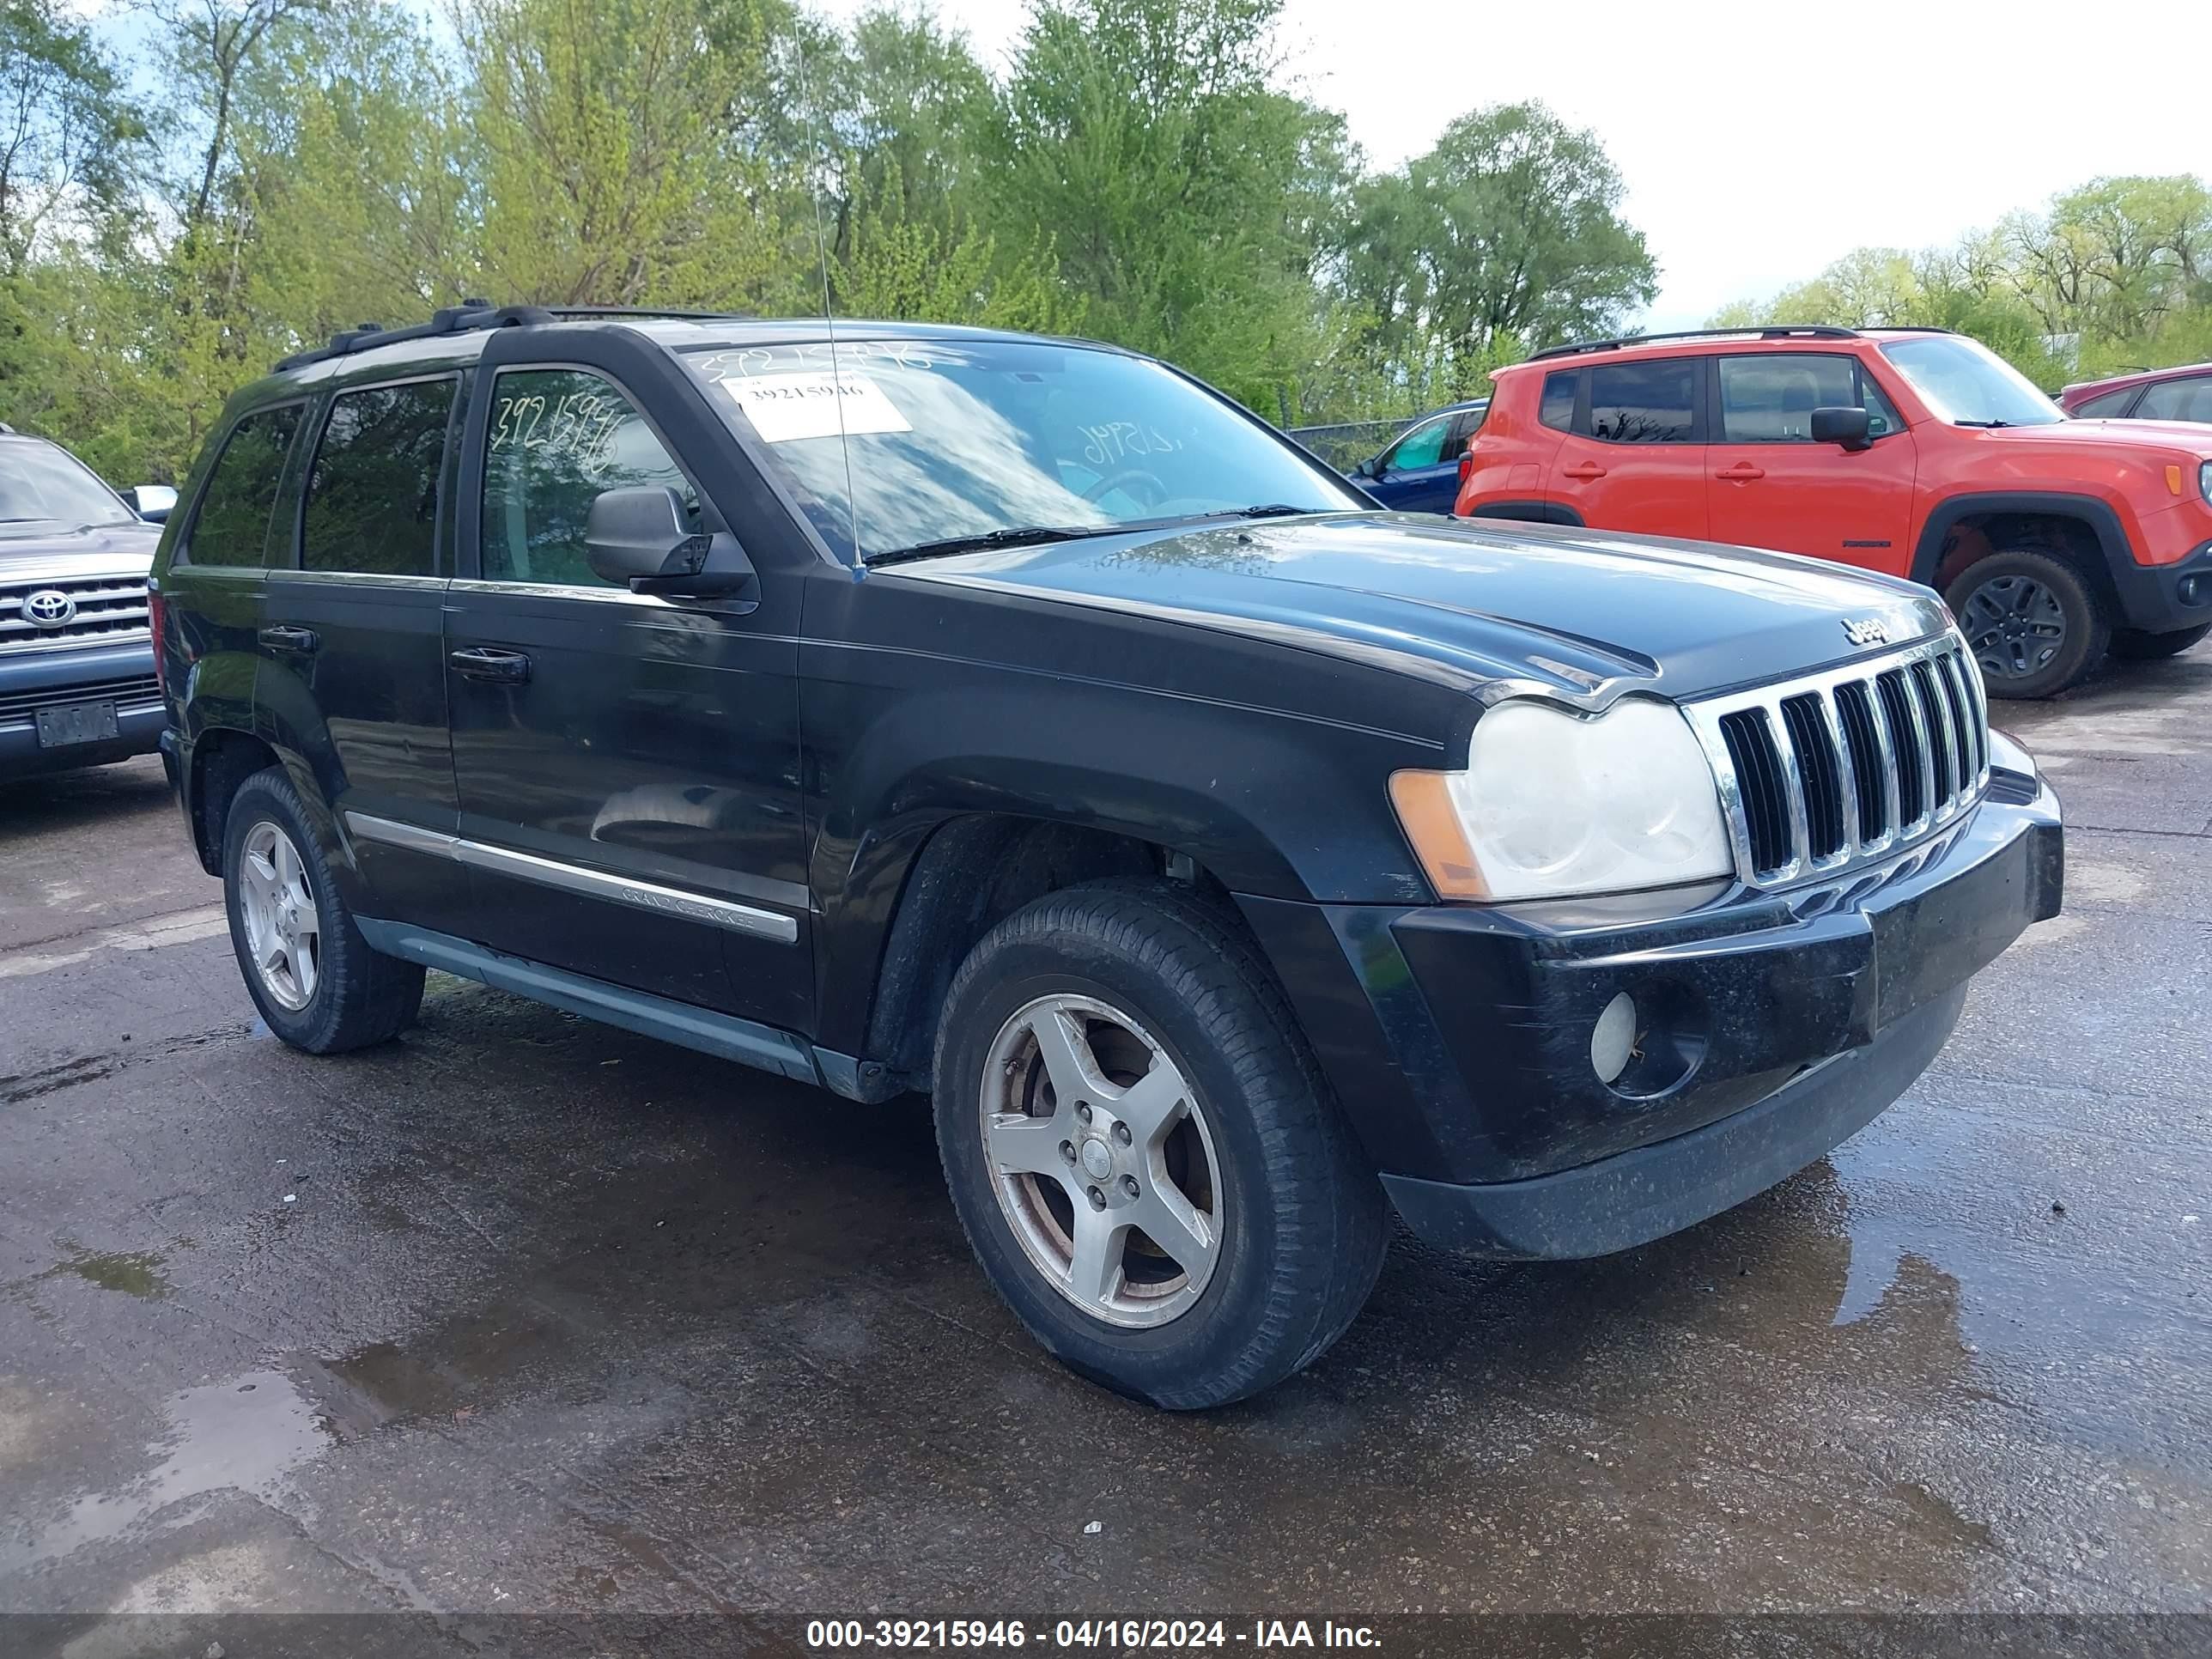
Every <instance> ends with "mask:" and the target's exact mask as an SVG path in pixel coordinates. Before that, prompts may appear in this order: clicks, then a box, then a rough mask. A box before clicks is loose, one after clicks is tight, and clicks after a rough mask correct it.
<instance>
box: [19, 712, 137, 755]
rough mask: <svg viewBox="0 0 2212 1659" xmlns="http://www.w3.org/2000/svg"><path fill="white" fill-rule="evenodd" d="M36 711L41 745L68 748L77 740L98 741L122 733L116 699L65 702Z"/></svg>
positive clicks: (45, 747) (84, 741)
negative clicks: (116, 711) (110, 700)
mask: <svg viewBox="0 0 2212 1659" xmlns="http://www.w3.org/2000/svg"><path fill="white" fill-rule="evenodd" d="M35 713H36V716H37V719H38V722H39V747H40V748H41V749H66V748H67V747H68V746H69V745H70V744H73V743H98V742H99V741H100V739H101V738H112V737H116V736H118V735H120V731H121V728H119V727H118V726H117V725H116V724H115V705H114V704H113V703H112V702H65V703H61V704H58V705H57V706H56V707H54V708H41V709H38V710H36V711H35Z"/></svg>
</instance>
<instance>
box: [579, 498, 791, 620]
mask: <svg viewBox="0 0 2212 1659" xmlns="http://www.w3.org/2000/svg"><path fill="white" fill-rule="evenodd" d="M584 552H585V555H586V557H587V558H588V559H589V560H590V561H591V565H592V571H593V573H594V574H597V575H599V576H601V577H603V578H605V580H608V581H611V582H613V583H615V584H616V585H617V586H625V587H628V588H629V589H630V590H631V591H632V592H637V593H666V594H669V595H671V596H673V597H678V598H684V599H722V598H726V597H728V596H729V595H732V594H736V593H742V592H744V591H745V590H746V589H747V588H748V587H750V586H751V585H752V581H753V567H752V561H751V560H750V559H748V558H746V557H745V556H744V550H743V549H741V548H740V547H738V538H736V537H734V536H732V535H731V534H730V533H729V532H727V531H726V530H724V531H716V532H713V533H712V534H708V533H707V532H702V531H701V532H695V531H693V530H691V529H690V528H689V527H688V526H686V525H685V524H684V500H683V497H681V496H680V495H678V494H677V493H676V492H675V491H674V490H673V489H669V488H667V487H666V486H665V485H647V486H643V487H641V488H638V489H603V490H601V491H600V492H599V494H598V495H595V496H593V497H592V511H591V515H590V517H589V518H587V519H586V520H585V521H584Z"/></svg>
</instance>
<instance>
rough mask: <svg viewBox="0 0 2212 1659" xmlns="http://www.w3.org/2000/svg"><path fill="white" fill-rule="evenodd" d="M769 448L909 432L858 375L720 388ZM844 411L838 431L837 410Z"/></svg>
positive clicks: (758, 378)
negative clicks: (848, 436)
mask: <svg viewBox="0 0 2212 1659" xmlns="http://www.w3.org/2000/svg"><path fill="white" fill-rule="evenodd" d="M719 384H720V386H721V388H722V390H723V391H724V392H727V393H728V394H729V395H730V396H731V398H733V399H735V400H736V403H737V405H738V408H739V409H742V410H744V411H745V415H746V417H747V418H748V419H750V421H751V422H752V423H753V430H754V431H756V432H757V433H759V434H760V435H761V436H762V438H763V439H764V440H765V441H768V442H769V443H772V444H787V443H789V442H791V441H793V439H795V438H834V437H836V435H837V434H838V433H839V432H840V431H844V432H848V433H853V434H859V433H863V432H911V431H913V430H914V427H913V425H912V423H911V422H908V419H907V418H906V416H903V415H902V414H900V413H899V412H898V409H897V406H896V404H893V403H892V402H891V400H890V398H887V397H885V396H884V391H883V388H882V387H881V386H878V385H877V384H876V383H875V382H874V381H873V380H869V379H868V378H867V377H866V376H865V375H860V374H744V375H732V376H731V377H729V378H728V379H726V380H722V381H720V383H719ZM841 403H842V404H843V405H844V410H843V414H844V419H843V422H842V425H841V423H840V422H839V419H838V412H839V411H838V405H839V404H841Z"/></svg>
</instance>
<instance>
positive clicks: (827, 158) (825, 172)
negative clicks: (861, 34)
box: [791, 21, 866, 573]
mask: <svg viewBox="0 0 2212 1659" xmlns="http://www.w3.org/2000/svg"><path fill="white" fill-rule="evenodd" d="M791 43H792V46H793V50H794V52H796V54H797V57H798V64H799V103H800V104H801V105H802V106H804V107H805V108H806V109H807V110H808V111H809V112H811V119H810V122H809V125H813V122H814V121H815V120H818V119H820V118H821V115H822V112H819V111H817V110H815V109H814V99H813V95H812V94H811V91H810V90H809V88H808V84H807V79H806V37H805V35H804V34H803V33H801V32H800V30H799V26H798V24H797V22H796V21H794V23H793V27H792V32H791ZM817 142H818V143H820V144H821V147H822V155H821V160H820V171H819V173H817V176H816V178H815V180H814V183H813V185H812V186H811V189H810V191H809V192H808V193H809V195H810V196H811V197H812V203H813V208H814V254H815V258H816V260H817V262H818V263H819V264H820V266H821V269H822V326H823V328H824V329H826V330H827V331H829V389H830V391H831V392H833V393H834V394H835V395H834V396H833V397H832V398H831V399H830V406H831V407H832V408H834V409H835V410H836V411H837V445H838V447H839V449H840V450H842V452H843V454H844V458H845V512H846V517H847V520H848V528H849V532H850V534H851V536H852V538H853V568H854V571H855V572H856V573H857V572H860V571H864V570H865V569H866V566H865V565H864V564H862V563H861V562H860V491H859V490H858V489H856V488H854V482H853V435H852V434H851V433H849V432H848V431H847V430H846V429H845V364H844V360H843V359H842V357H841V356H839V355H838V351H837V315H836V308H835V307H834V306H833V305H832V304H831V302H830V298H829V234H828V233H827V232H826V231H825V230H824V229H823V225H822V190H823V185H826V184H827V182H828V180H829V167H830V163H831V151H830V148H829V141H828V135H827V134H826V133H817Z"/></svg>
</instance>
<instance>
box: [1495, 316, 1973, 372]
mask: <svg viewBox="0 0 2212 1659" xmlns="http://www.w3.org/2000/svg"><path fill="white" fill-rule="evenodd" d="M1882 326H1883V328H1884V329H1885V330H1886V331H1891V332H1894V333H1899V334H1948V333H1950V332H1951V331H1950V330H1949V329H1948V328H1938V327H1936V325H1934V324H1932V323H1898V324H1894V325H1892V324H1887V323H1885V324H1884V325H1882ZM1864 332H1865V331H1864V330H1863V329H1857V328H1843V327H1839V326H1838V325H1835V324H1832V323H1746V324H1745V325H1743V326H1742V327H1741V328H1678V329H1670V330H1668V331H1667V332H1665V333H1663V334H1631V335H1627V336H1626V337H1622V338H1620V339H1618V340H1580V341H1577V342H1576V343H1574V344H1572V345H1555V346H1547V347H1546V348H1545V349H1543V350H1541V351H1536V352H1531V353H1530V354H1529V356H1528V361H1529V362H1532V363H1534V362H1542V361H1543V360H1544V359H1545V358H1547V357H1579V356H1583V355H1585V354H1586V353H1589V352H1592V351H1619V350H1621V349H1624V348H1626V347H1628V346H1640V345H1657V344H1660V343H1662V342H1665V341H1668V340H1856V339H1858V338H1859V337H1861V336H1862V335H1863V333H1864Z"/></svg>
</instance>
